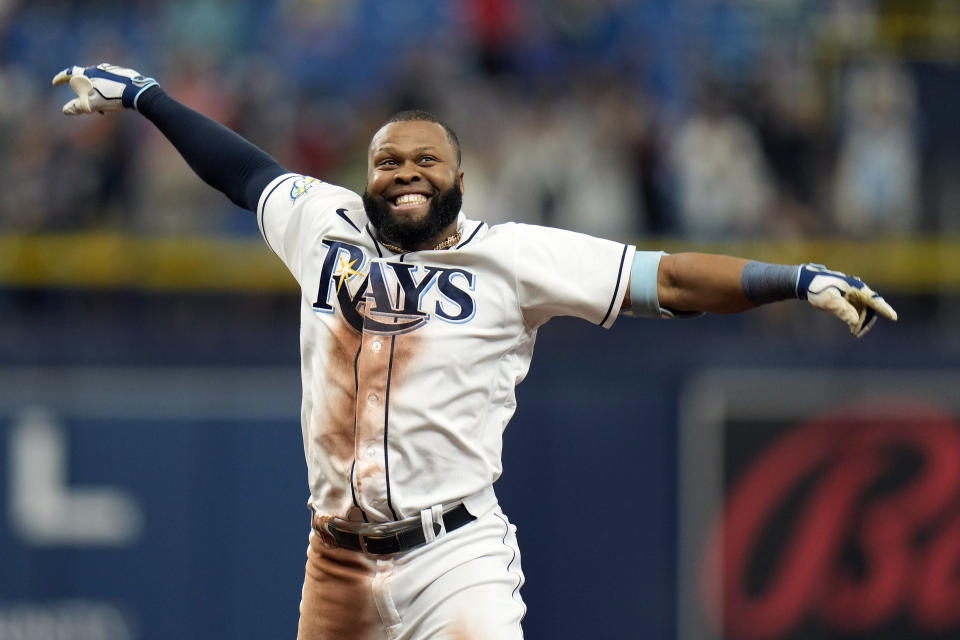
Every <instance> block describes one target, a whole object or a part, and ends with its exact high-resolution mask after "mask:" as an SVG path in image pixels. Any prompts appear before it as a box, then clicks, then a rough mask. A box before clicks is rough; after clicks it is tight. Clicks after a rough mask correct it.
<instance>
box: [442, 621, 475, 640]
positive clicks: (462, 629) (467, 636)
mask: <svg viewBox="0 0 960 640" xmlns="http://www.w3.org/2000/svg"><path fill="white" fill-rule="evenodd" d="M469 629H470V626H469V625H468V624H467V623H466V622H459V623H454V624H452V625H450V627H449V629H447V632H448V634H447V635H445V636H444V638H447V640H477V638H476V636H474V635H472V634H471V633H470V632H469Z"/></svg>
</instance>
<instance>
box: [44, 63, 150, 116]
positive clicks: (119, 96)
mask: <svg viewBox="0 0 960 640" xmlns="http://www.w3.org/2000/svg"><path fill="white" fill-rule="evenodd" d="M68 82H69V83H70V88H71V89H73V90H74V91H76V92H77V96H78V97H76V98H74V99H73V100H71V101H70V102H68V103H67V104H65V105H63V112H64V113H65V114H67V115H68V116H75V115H79V114H81V113H94V112H98V113H106V112H108V111H122V110H123V109H136V108H137V98H139V97H140V94H141V93H143V92H144V91H146V90H147V89H149V88H150V87H152V86H154V85H156V84H157V81H156V80H154V79H153V78H147V77H145V76H143V75H141V74H140V73H138V72H136V71H134V70H133V69H125V68H124V67H117V66H115V65H112V64H109V63H107V62H104V63H103V64H98V65H97V66H95V67H67V68H66V69H64V70H63V71H61V72H60V73H58V74H57V75H56V76H54V78H53V84H54V86H60V85H62V84H66V83H68Z"/></svg>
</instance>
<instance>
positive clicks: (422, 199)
mask: <svg viewBox="0 0 960 640" xmlns="http://www.w3.org/2000/svg"><path fill="white" fill-rule="evenodd" d="M427 200H429V198H427V196H425V195H423V194H422V193H405V194H403V195H401V196H397V197H396V199H394V201H393V205H394V206H395V207H396V208H397V209H412V208H414V207H419V206H421V205H424V204H426V203H427Z"/></svg>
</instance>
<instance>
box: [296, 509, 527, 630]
mask: <svg viewBox="0 0 960 640" xmlns="http://www.w3.org/2000/svg"><path fill="white" fill-rule="evenodd" d="M523 582H524V577H523V571H522V570H521V568H520V550H519V549H518V548H517V538H516V527H514V526H513V525H512V524H510V522H509V521H508V520H507V517H506V516H505V515H504V514H503V512H502V511H501V510H500V507H499V506H497V507H495V508H494V509H493V510H492V511H489V512H488V513H486V514H485V515H483V516H481V517H479V518H478V519H477V520H475V521H473V522H470V523H468V524H466V525H464V526H462V527H460V528H459V529H456V530H455V531H452V532H450V533H445V534H443V535H441V536H440V537H439V538H437V539H436V540H434V541H433V542H429V543H427V544H425V545H423V546H421V547H418V548H416V549H412V550H410V551H406V552H403V553H398V554H392V555H388V556H379V557H378V556H370V555H366V554H363V553H360V552H357V551H349V550H345V549H336V548H332V547H329V546H327V545H325V544H324V543H323V542H322V541H321V539H320V536H318V535H316V534H315V533H313V532H311V534H310V545H309V547H308V549H307V567H306V576H305V578H304V583H303V597H302V599H301V601H300V628H299V633H298V636H297V638H298V640H521V639H522V638H523V631H522V629H521V627H520V620H521V619H522V618H523V615H524V613H525V612H526V606H525V605H524V604H523V600H522V599H521V597H520V587H521V586H522V585H523Z"/></svg>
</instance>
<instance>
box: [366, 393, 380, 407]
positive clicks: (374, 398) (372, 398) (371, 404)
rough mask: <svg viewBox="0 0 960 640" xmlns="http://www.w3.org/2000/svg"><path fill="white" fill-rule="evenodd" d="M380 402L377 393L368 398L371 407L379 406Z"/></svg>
mask: <svg viewBox="0 0 960 640" xmlns="http://www.w3.org/2000/svg"><path fill="white" fill-rule="evenodd" d="M378 400H380V398H378V397H377V394H375V393H371V394H370V395H368V396H367V404H369V405H370V406H371V407H372V406H373V405H375V404H377V401H378Z"/></svg>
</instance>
